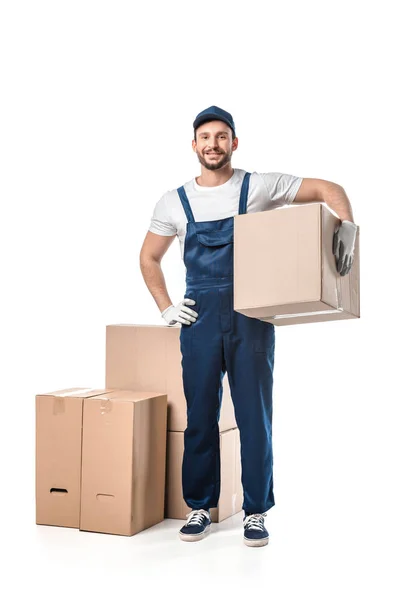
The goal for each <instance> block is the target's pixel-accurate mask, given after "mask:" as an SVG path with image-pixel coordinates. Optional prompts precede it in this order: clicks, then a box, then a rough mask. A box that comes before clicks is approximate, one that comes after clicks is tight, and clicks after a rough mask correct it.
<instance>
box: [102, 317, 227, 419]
mask: <svg viewBox="0 0 400 600" xmlns="http://www.w3.org/2000/svg"><path fill="white" fill-rule="evenodd" d="M180 330H181V328H180V326H174V327H168V326H167V325H107V328H106V387H109V388H113V389H118V388H119V389H126V390H136V391H141V390H149V389H151V390H155V391H157V392H160V393H164V394H167V396H168V431H184V430H185V429H186V425H187V417H186V400H185V394H184V390H183V383H182V364H181V361H182V354H181V350H180ZM234 427H236V420H235V413H234V408H233V403H232V399H231V395H230V388H229V383H228V377H227V375H226V374H225V377H224V379H223V396H222V407H221V414H220V420H219V430H220V431H226V430H228V429H233V428H234Z"/></svg>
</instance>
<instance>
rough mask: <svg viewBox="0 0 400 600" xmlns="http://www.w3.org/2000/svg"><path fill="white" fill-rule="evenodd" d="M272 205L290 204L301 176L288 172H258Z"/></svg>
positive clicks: (301, 178) (297, 188)
mask: <svg viewBox="0 0 400 600" xmlns="http://www.w3.org/2000/svg"><path fill="white" fill-rule="evenodd" d="M260 176H261V178H262V180H263V181H264V184H265V187H266V188H267V191H268V195H269V199H270V202H271V204H272V205H273V207H274V208H275V207H278V206H285V205H287V204H291V203H292V202H293V200H294V199H295V197H296V194H297V192H298V190H299V187H300V185H301V182H302V181H303V177H298V176H297V175H289V174H288V173H260Z"/></svg>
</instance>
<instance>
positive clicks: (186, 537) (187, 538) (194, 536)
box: [179, 524, 211, 542]
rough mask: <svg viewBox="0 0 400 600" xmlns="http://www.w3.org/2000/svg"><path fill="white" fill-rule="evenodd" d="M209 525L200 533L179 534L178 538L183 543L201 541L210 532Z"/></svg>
mask: <svg viewBox="0 0 400 600" xmlns="http://www.w3.org/2000/svg"><path fill="white" fill-rule="evenodd" d="M210 528H211V524H210V525H207V527H206V528H205V529H204V531H202V532H201V533H181V532H179V537H180V538H181V540H182V541H183V542H198V541H200V540H202V539H203V538H204V537H205V536H206V535H207V534H208V533H209V531H210Z"/></svg>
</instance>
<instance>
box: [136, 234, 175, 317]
mask: <svg viewBox="0 0 400 600" xmlns="http://www.w3.org/2000/svg"><path fill="white" fill-rule="evenodd" d="M174 239H175V235H157V234H156V233H153V232H152V231H148V232H147V235H146V237H145V238H144V242H143V245H142V249H141V251H140V270H141V272H142V275H143V279H144V281H145V283H146V285H147V287H148V290H149V292H150V294H151V295H152V296H153V298H154V300H155V302H156V304H157V306H158V308H159V310H160V312H162V311H163V310H165V309H166V308H168V307H169V306H171V304H173V303H172V301H171V298H170V297H169V295H168V292H167V287H166V285H165V278H164V274H163V272H162V269H161V259H162V257H163V256H164V254H165V253H166V251H167V250H168V248H169V247H170V245H171V244H172V242H173V241H174Z"/></svg>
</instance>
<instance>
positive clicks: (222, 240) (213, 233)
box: [196, 227, 233, 246]
mask: <svg viewBox="0 0 400 600" xmlns="http://www.w3.org/2000/svg"><path fill="white" fill-rule="evenodd" d="M196 235H197V239H198V241H199V242H200V243H201V244H203V246H226V244H232V243H233V227H229V228H228V229H225V230H219V229H210V230H208V231H202V232H197V233H196Z"/></svg>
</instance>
